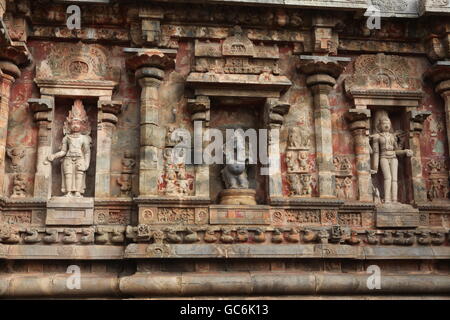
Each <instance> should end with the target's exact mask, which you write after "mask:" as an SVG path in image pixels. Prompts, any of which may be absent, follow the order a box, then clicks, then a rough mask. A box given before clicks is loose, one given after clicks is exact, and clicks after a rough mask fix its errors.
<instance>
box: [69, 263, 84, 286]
mask: <svg viewBox="0 0 450 320" xmlns="http://www.w3.org/2000/svg"><path fill="white" fill-rule="evenodd" d="M66 273H68V274H70V276H69V277H68V278H67V280H66V287H67V289H69V290H81V268H80V267H79V266H77V265H70V266H69V267H68V268H67V271H66Z"/></svg>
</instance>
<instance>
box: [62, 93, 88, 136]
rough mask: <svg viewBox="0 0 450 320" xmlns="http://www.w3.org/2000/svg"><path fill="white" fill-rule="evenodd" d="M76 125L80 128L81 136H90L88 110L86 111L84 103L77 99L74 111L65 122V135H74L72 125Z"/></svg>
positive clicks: (73, 107)
mask: <svg viewBox="0 0 450 320" xmlns="http://www.w3.org/2000/svg"><path fill="white" fill-rule="evenodd" d="M74 123H76V124H78V125H79V126H80V128H81V129H80V131H79V132H80V133H81V134H90V133H91V126H90V123H89V119H88V116H87V114H86V110H84V106H83V101H81V100H79V99H77V100H75V102H74V104H73V106H72V110H71V111H69V115H68V116H67V118H66V121H65V122H64V134H70V133H72V125H73V124H74Z"/></svg>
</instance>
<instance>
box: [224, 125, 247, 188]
mask: <svg viewBox="0 0 450 320" xmlns="http://www.w3.org/2000/svg"><path fill="white" fill-rule="evenodd" d="M237 132H240V131H237ZM232 143H233V145H231V148H226V150H225V167H224V168H223V169H222V172H221V173H222V179H223V181H224V183H225V187H226V188H227V189H248V188H249V181H248V176H247V164H246V162H247V158H248V157H247V150H246V147H245V141H244V137H243V136H236V138H235V139H233V142H232ZM228 149H232V152H229V151H231V150H228ZM235 154H237V159H235V158H234V155H235ZM242 154H244V156H242Z"/></svg>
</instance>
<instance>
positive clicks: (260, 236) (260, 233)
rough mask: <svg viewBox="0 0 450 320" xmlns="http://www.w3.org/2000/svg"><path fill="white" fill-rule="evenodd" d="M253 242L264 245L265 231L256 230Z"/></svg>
mask: <svg viewBox="0 0 450 320" xmlns="http://www.w3.org/2000/svg"><path fill="white" fill-rule="evenodd" d="M253 241H255V242H256V243H263V242H265V241H266V234H265V232H264V230H262V229H261V228H256V230H255V234H254V236H253Z"/></svg>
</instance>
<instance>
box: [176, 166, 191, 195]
mask: <svg viewBox="0 0 450 320" xmlns="http://www.w3.org/2000/svg"><path fill="white" fill-rule="evenodd" d="M177 180H178V193H180V194H182V195H184V196H186V195H188V193H189V185H190V182H189V179H188V176H187V173H186V168H185V166H184V165H183V164H181V165H180V166H179V167H178V174H177Z"/></svg>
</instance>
